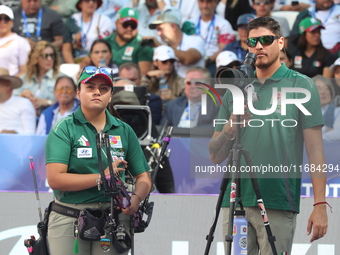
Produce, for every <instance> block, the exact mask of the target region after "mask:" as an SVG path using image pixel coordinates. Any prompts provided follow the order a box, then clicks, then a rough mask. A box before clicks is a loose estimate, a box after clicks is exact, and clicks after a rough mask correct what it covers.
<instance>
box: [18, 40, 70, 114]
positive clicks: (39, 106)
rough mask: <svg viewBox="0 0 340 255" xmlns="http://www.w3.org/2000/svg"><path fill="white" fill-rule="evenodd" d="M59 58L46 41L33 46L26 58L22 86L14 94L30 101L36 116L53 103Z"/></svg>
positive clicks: (60, 74) (59, 73)
mask: <svg viewBox="0 0 340 255" xmlns="http://www.w3.org/2000/svg"><path fill="white" fill-rule="evenodd" d="M59 67H60V57H59V54H58V52H57V51H56V49H55V48H54V46H53V45H52V44H51V43H49V42H47V41H39V42H37V43H36V44H35V46H34V48H33V49H32V50H31V52H30V54H29V56H28V62H27V71H26V73H25V74H24V75H22V76H21V77H20V78H21V79H22V81H23V86H22V87H21V88H19V89H18V90H15V91H14V93H15V95H17V96H22V97H26V98H28V99H30V100H31V102H32V103H33V105H34V108H35V109H36V111H37V115H38V116H39V115H40V113H41V112H42V111H43V110H44V109H45V108H47V107H49V106H51V105H52V104H53V103H54V102H55V97H54V85H55V82H56V79H57V78H58V77H59V76H63V75H65V74H63V73H61V72H60V71H59Z"/></svg>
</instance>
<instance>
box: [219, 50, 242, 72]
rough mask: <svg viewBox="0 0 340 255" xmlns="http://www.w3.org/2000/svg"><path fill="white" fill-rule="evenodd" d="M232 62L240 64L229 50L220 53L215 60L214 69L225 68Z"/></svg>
mask: <svg viewBox="0 0 340 255" xmlns="http://www.w3.org/2000/svg"><path fill="white" fill-rule="evenodd" d="M233 61H239V62H240V64H241V63H242V61H241V60H239V59H238V58H237V56H236V54H235V53H234V52H232V51H229V50H225V51H221V52H220V53H219V54H218V55H217V58H216V68H219V67H220V66H227V65H229V64H230V63H231V62H233Z"/></svg>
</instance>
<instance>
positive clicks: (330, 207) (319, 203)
mask: <svg viewBox="0 0 340 255" xmlns="http://www.w3.org/2000/svg"><path fill="white" fill-rule="evenodd" d="M322 204H326V205H328V207H329V209H330V210H331V213H333V210H332V209H333V207H332V206H330V204H328V203H327V202H326V201H324V202H317V203H315V204H313V206H316V205H322Z"/></svg>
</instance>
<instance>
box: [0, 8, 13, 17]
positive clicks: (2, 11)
mask: <svg viewBox="0 0 340 255" xmlns="http://www.w3.org/2000/svg"><path fill="white" fill-rule="evenodd" d="M0 14H5V15H7V16H8V17H9V18H10V19H11V20H13V19H14V14H13V11H12V9H11V8H9V7H8V6H6V5H0Z"/></svg>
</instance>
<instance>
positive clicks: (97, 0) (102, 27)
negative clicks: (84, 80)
mask: <svg viewBox="0 0 340 255" xmlns="http://www.w3.org/2000/svg"><path fill="white" fill-rule="evenodd" d="M101 4H102V0H79V1H78V2H77V4H76V7H77V9H78V10H79V12H77V13H74V14H72V16H71V17H70V18H69V19H68V20H67V22H66V26H65V31H64V40H63V45H62V55H63V58H64V60H65V62H66V63H80V62H81V61H82V60H83V58H84V57H85V56H86V55H87V54H88V53H89V52H90V49H91V45H92V43H93V42H94V41H95V40H96V39H99V38H104V37H106V36H109V35H110V34H111V33H112V32H113V30H112V25H111V20H110V18H109V17H107V16H105V15H102V14H99V13H97V12H96V10H97V9H98V8H99V7H100V6H101Z"/></svg>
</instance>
